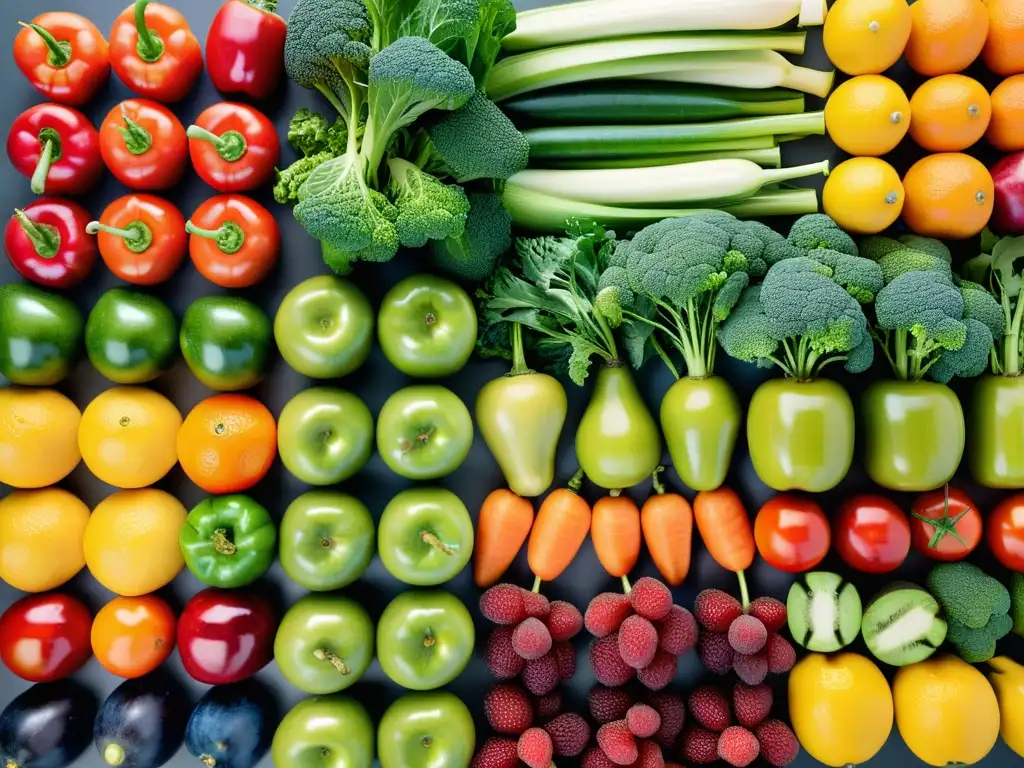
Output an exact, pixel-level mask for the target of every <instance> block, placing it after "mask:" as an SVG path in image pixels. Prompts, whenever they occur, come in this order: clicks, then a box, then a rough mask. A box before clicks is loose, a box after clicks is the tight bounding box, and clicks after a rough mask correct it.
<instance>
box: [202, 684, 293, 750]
mask: <svg viewBox="0 0 1024 768" xmlns="http://www.w3.org/2000/svg"><path fill="white" fill-rule="evenodd" d="M276 726H277V707H276V705H275V703H274V698H273V696H271V695H270V693H269V692H268V691H267V689H266V688H264V687H263V686H262V685H260V684H259V683H257V682H256V681H254V680H246V681H245V682H241V683H233V684H230V685H218V686H215V687H213V688H211V689H210V690H209V691H207V692H206V695H204V696H203V698H201V699H200V700H199V703H198V704H196V708H195V709H194V710H193V711H192V717H190V718H189V720H188V727H186V728H185V746H186V747H187V748H188V751H189V752H190V753H191V754H192V755H193V756H195V757H198V758H199V759H200V760H201V761H202V762H203V764H204V765H206V766H208V768H213V767H214V766H216V767H217V768H252V766H254V765H256V763H258V762H259V761H260V760H261V759H262V758H263V756H264V755H265V754H266V753H267V750H268V749H270V740H271V738H273V735H274V729H275V728H276Z"/></svg>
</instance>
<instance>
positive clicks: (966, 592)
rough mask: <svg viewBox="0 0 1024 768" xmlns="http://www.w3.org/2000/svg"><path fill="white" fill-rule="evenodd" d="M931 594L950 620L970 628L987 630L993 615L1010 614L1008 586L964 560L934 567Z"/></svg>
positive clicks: (930, 576) (930, 587) (931, 578)
mask: <svg viewBox="0 0 1024 768" xmlns="http://www.w3.org/2000/svg"><path fill="white" fill-rule="evenodd" d="M928 591H929V592H931V593H932V595H933V596H934V597H935V599H936V600H938V601H939V604H940V605H942V609H943V610H944V611H945V612H946V617H947V619H949V620H950V621H951V622H952V621H956V622H959V623H960V624H962V625H963V626H965V627H967V628H968V629H984V628H985V627H986V625H988V623H989V621H990V620H991V619H992V617H993V616H1000V615H1005V614H1008V613H1009V612H1010V593H1009V591H1008V590H1007V589H1006V587H1004V586H1003V585H1002V584H1000V583H999V582H998V581H997V580H996V579H994V578H992V577H991V576H989V575H988V574H987V573H985V572H984V571H983V570H981V569H980V568H979V567H978V566H976V565H971V564H970V563H965V562H963V561H960V562H956V563H941V564H940V565H936V566H935V567H934V568H932V570H931V572H930V573H929V574H928ZM950 631H952V624H950Z"/></svg>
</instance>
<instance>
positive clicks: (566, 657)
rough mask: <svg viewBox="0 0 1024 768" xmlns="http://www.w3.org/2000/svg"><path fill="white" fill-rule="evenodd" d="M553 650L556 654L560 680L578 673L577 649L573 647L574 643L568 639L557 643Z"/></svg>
mask: <svg viewBox="0 0 1024 768" xmlns="http://www.w3.org/2000/svg"><path fill="white" fill-rule="evenodd" d="M551 652H552V653H553V654H554V656H555V663H556V664H558V677H559V679H560V680H568V679H569V678H571V677H572V676H573V675H574V674H576V649H575V648H573V647H572V643H570V642H569V641H568V640H563V641H562V642H560V643H555V647H554V648H552V649H551Z"/></svg>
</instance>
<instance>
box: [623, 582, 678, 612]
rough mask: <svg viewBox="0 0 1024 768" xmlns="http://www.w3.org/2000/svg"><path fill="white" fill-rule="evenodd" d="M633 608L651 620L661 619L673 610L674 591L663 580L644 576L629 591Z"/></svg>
mask: <svg viewBox="0 0 1024 768" xmlns="http://www.w3.org/2000/svg"><path fill="white" fill-rule="evenodd" d="M629 601H630V603H631V604H632V605H633V610H634V611H636V612H637V613H639V614H640V615H641V616H643V617H644V618H645V619H648V620H649V621H659V620H661V619H664V618H665V617H666V616H668V612H669V611H670V610H672V592H671V591H670V590H669V588H668V587H666V586H665V585H664V584H663V583H662V582H660V581H658V580H657V579H652V578H651V577H650V576H644V577H643V578H641V579H637V581H636V584H634V585H633V589H632V591H631V592H630V593H629Z"/></svg>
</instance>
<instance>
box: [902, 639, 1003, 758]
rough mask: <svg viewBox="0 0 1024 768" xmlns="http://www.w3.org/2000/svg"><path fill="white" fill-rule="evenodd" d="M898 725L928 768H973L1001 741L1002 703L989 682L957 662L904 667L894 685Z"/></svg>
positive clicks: (949, 659)
mask: <svg viewBox="0 0 1024 768" xmlns="http://www.w3.org/2000/svg"><path fill="white" fill-rule="evenodd" d="M892 694H893V699H894V700H895V702H896V725H897V727H899V729H900V735H901V736H902V737H903V741H905V742H906V744H907V746H908V747H910V751H911V752H913V753H914V754H915V755H917V756H918V757H919V758H920V759H921V760H923V761H924V762H926V763H928V764H929V765H938V766H945V765H949V764H952V763H957V764H959V765H974V763H977V762H978V761H980V760H981V759H982V758H983V757H985V755H987V754H988V753H989V752H990V751H991V750H992V747H993V746H995V743H996V739H998V738H999V702H998V701H996V694H995V691H993V690H992V686H991V685H989V683H988V680H986V679H985V676H984V675H983V674H981V672H979V671H978V670H976V669H975V668H974V667H972V666H971V665H970V664H968V663H967V662H965V661H961V660H960V659H958V658H956V657H955V656H942V657H940V658H937V659H929V660H928V661H922V662H921V663H919V664H912V665H911V666H909V667H903V668H902V669H900V671H899V672H897V673H896V679H895V680H894V681H893V684H892Z"/></svg>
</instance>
